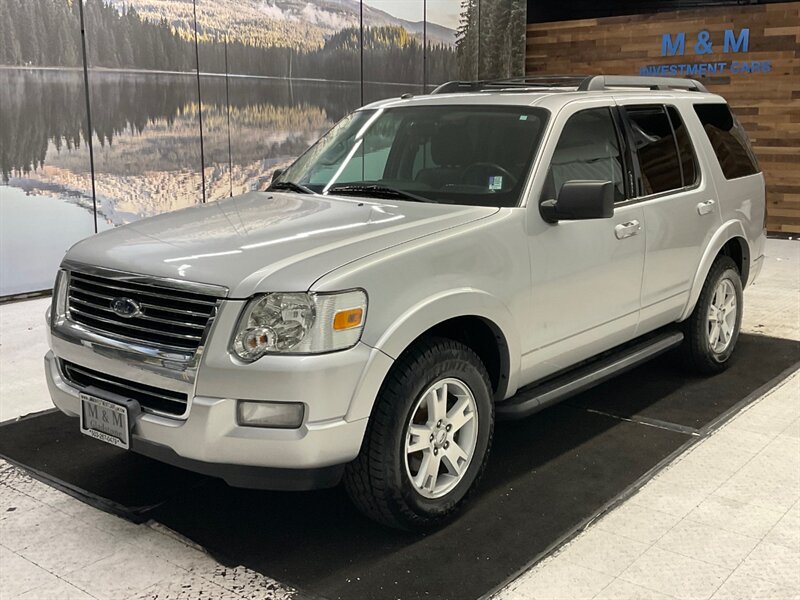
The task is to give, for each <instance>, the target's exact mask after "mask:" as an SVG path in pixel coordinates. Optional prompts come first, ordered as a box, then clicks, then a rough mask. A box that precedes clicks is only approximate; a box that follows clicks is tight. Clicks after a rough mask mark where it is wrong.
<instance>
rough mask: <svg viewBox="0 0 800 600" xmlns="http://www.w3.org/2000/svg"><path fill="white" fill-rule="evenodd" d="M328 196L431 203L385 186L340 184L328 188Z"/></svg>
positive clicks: (420, 197) (425, 199)
mask: <svg viewBox="0 0 800 600" xmlns="http://www.w3.org/2000/svg"><path fill="white" fill-rule="evenodd" d="M326 193H328V194H340V195H353V196H368V197H372V198H399V199H401V200H412V201H414V202H431V200H429V199H428V198H423V197H422V196H417V195H416V194H412V193H411V192H404V191H403V190H396V189H394V188H390V187H387V186H385V185H378V184H372V183H342V184H339V185H333V186H331V187H329V188H328V190H327V192H326Z"/></svg>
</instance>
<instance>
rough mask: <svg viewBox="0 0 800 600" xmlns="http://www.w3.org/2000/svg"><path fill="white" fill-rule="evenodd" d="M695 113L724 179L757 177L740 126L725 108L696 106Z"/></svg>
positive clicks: (756, 163)
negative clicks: (753, 175) (754, 174)
mask: <svg viewBox="0 0 800 600" xmlns="http://www.w3.org/2000/svg"><path fill="white" fill-rule="evenodd" d="M694 110H695V112H696V113H697V116H698V117H699V118H700V123H702V125H703V129H704V130H705V132H706V135H707V136H708V139H709V141H710V142H711V146H712V147H713V148H714V154H716V155H717V160H719V166H720V167H722V173H723V175H725V178H726V179H736V178H737V177H745V176H747V175H752V174H753V173H758V171H759V169H758V162H757V161H756V157H755V155H754V154H753V150H752V149H751V148H750V142H749V141H748V139H747V134H745V132H744V129H742V126H741V125H739V122H738V121H737V120H736V117H734V116H733V114H732V113H731V110H730V108H728V105H727V104H695V105H694Z"/></svg>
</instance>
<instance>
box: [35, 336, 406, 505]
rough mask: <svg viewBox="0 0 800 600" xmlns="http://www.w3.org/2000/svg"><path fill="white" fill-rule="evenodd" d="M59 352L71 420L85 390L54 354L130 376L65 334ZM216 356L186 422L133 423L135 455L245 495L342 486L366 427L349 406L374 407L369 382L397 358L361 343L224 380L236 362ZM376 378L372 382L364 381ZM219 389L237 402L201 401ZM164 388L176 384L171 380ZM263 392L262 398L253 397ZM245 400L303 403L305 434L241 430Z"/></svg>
mask: <svg viewBox="0 0 800 600" xmlns="http://www.w3.org/2000/svg"><path fill="white" fill-rule="evenodd" d="M51 345H52V347H53V348H54V349H55V353H54V352H53V351H50V352H49V353H48V354H47V356H46V357H45V371H46V376H47V383H48V387H49V389H50V394H51V397H52V399H53V403H54V404H55V405H56V407H58V408H59V409H60V410H61V411H62V412H64V413H66V414H67V415H70V416H78V415H79V411H80V398H79V389H78V388H77V387H74V386H73V385H72V384H71V382H69V381H67V380H66V379H65V378H64V376H63V374H62V372H61V369H60V365H59V360H58V358H57V356H56V354H58V357H61V358H64V359H66V360H69V361H70V362H74V363H77V364H79V365H83V366H85V367H89V368H93V369H95V370H100V371H102V372H105V373H107V374H110V375H118V376H120V375H123V374H122V373H121V372H120V370H121V369H129V368H130V365H125V364H122V363H120V362H119V361H116V360H110V359H108V358H106V357H105V356H102V355H101V354H98V353H96V352H94V351H93V350H92V349H91V348H90V347H86V346H85V345H81V344H74V343H69V342H67V341H66V340H64V339H61V338H59V337H58V336H51ZM209 350H210V348H209ZM214 354H215V353H214V352H208V354H207V355H206V356H205V357H204V362H206V361H208V362H209V363H211V364H209V365H208V371H207V372H206V373H204V372H203V371H204V369H203V368H202V367H201V368H200V369H199V370H198V385H197V386H196V388H195V390H194V392H193V394H192V395H191V397H190V401H189V404H190V407H189V411H188V414H187V416H186V418H185V419H177V418H171V417H167V416H162V415H158V414H153V413H146V412H145V413H142V414H141V415H139V416H138V417H136V419H135V422H134V424H133V430H132V436H131V440H132V442H131V447H132V449H133V450H134V451H136V452H138V453H141V454H144V455H147V456H150V457H152V458H156V459H157V460H160V461H163V462H167V463H171V464H174V465H176V466H179V467H182V468H187V469H190V470H193V471H197V472H200V473H205V474H209V475H213V476H216V477H221V478H223V479H225V480H226V481H228V483H230V484H231V485H236V486H241V487H252V488H269V489H308V488H314V487H325V486H329V485H335V483H336V482H337V481H338V479H339V476H340V475H341V470H342V465H344V464H345V463H347V462H349V461H351V460H352V459H353V458H355V457H356V456H357V454H358V452H359V449H360V447H361V441H362V439H363V437H364V432H365V430H366V426H367V418H366V416H364V415H358V416H357V417H355V418H354V416H353V415H352V412H351V411H350V408H351V407H352V405H353V404H354V403H357V404H358V403H361V402H363V399H362V400H361V401H360V402H356V400H357V399H358V397H359V396H370V395H371V396H372V399H374V394H375V393H377V389H372V388H373V387H374V384H368V385H365V384H364V382H365V380H366V381H380V380H382V373H383V372H384V371H386V370H388V367H389V366H390V364H391V359H390V358H389V357H387V356H386V355H384V354H383V353H380V352H379V351H377V350H374V349H372V348H370V347H368V346H365V345H363V344H358V345H357V346H356V347H354V348H352V349H351V350H348V351H344V352H340V353H332V354H329V355H323V356H319V357H303V358H302V359H301V360H300V361H299V362H300V363H301V364H300V365H298V366H297V368H295V369H282V368H281V366H283V367H285V366H286V365H287V364H288V363H287V362H286V361H278V362H277V363H275V362H270V361H269V360H263V361H258V362H257V363H254V365H249V366H248V367H245V368H241V367H238V366H237V365H232V364H228V365H227V366H228V368H229V369H230V372H228V373H226V374H223V370H222V364H221V363H222V362H224V361H226V360H228V359H226V358H223V356H222V354H223V352H220V355H219V356H217V357H216V358H217V359H218V361H215V360H214ZM281 358H285V357H281ZM215 363H216V364H215ZM259 363H260V364H259ZM276 364H277V366H276ZM368 371H369V372H371V373H373V375H371V376H365V373H367V372H368ZM143 376H145V374H144V373H143ZM153 377H154V374H150V375H149V376H145V379H146V380H147V383H148V384H155V383H157V382H156V381H155V380H154V379H153ZM205 377H209V378H210V379H206V381H208V385H200V380H202V379H204V378H205ZM259 381H260V386H257V385H256V384H257V383H258V382H259ZM212 382H213V383H212ZM221 382H225V383H226V384H227V386H225V387H227V391H229V392H231V393H232V395H233V396H234V397H232V398H231V397H228V398H226V397H216V396H212V395H201V393H202V392H205V391H207V390H217V391H221V389H222V388H221V387H220V385H219V384H220V383H221ZM164 383H167V385H169V382H167V381H166V380H164ZM234 383H236V384H237V385H234ZM258 389H260V394H256V393H255V391H256V390H258ZM238 392H243V393H241V394H240V393H238ZM110 399H113V398H110ZM237 399H249V400H259V399H261V400H270V401H303V402H304V403H305V404H306V419H305V422H304V423H303V425H302V426H301V427H300V428H298V429H271V428H259V427H242V426H240V425H238V424H237V421H236V402H237ZM348 412H350V414H349V415H348ZM77 426H78V425H77V423H76V427H77Z"/></svg>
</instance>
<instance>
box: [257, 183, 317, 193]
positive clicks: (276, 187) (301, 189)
mask: <svg viewBox="0 0 800 600" xmlns="http://www.w3.org/2000/svg"><path fill="white" fill-rule="evenodd" d="M267 191H268V192H280V191H289V192H297V193H298V194H314V193H315V192H314V190H312V189H311V188H308V187H306V186H304V185H303V184H302V183H295V182H294V181H276V182H275V183H273V184H271V185H270V186H269V187H268V188H267Z"/></svg>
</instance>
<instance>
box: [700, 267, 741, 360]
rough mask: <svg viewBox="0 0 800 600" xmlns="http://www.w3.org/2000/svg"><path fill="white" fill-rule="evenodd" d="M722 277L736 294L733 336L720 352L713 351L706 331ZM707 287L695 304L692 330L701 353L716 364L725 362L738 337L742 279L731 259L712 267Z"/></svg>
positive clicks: (731, 352)
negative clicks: (709, 311) (728, 282)
mask: <svg viewBox="0 0 800 600" xmlns="http://www.w3.org/2000/svg"><path fill="white" fill-rule="evenodd" d="M723 279H728V280H729V281H730V282H731V284H732V285H733V289H734V293H735V294H736V322H735V325H734V330H733V338H732V339H731V341H730V343H729V344H728V347H727V348H725V350H723V351H722V352H719V353H717V352H715V351H714V350H713V348H711V345H710V343H709V341H708V335H707V333H706V327H707V315H708V309H709V307H710V305H711V301H712V300H713V298H714V291H715V290H716V289H717V286H719V284H720V282H721V281H722V280H723ZM706 286H707V288H706V289H705V290H703V294H702V302H701V303H699V304H698V306H697V316H696V319H695V323H694V325H695V327H696V328H697V331H696V332H694V333H695V334H696V335H697V336H698V340H697V343H698V345H699V346H700V349H701V351H702V353H703V355H704V356H705V357H706V358H707V359H708V360H709V361H711V362H713V363H716V364H718V365H723V364H725V363H727V361H728V360H729V359H730V357H731V355H732V354H733V351H734V349H735V348H736V342H737V341H738V339H739V330H740V328H741V324H742V312H743V311H742V309H743V299H744V294H743V290H742V279H741V277H740V275H739V271H738V269H737V268H736V266H735V264H734V263H733V261H732V260H730V259H727V260H723V261H720V263H719V265H718V268H716V269H714V272H713V273H712V277H709V278H708V280H707V281H706Z"/></svg>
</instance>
